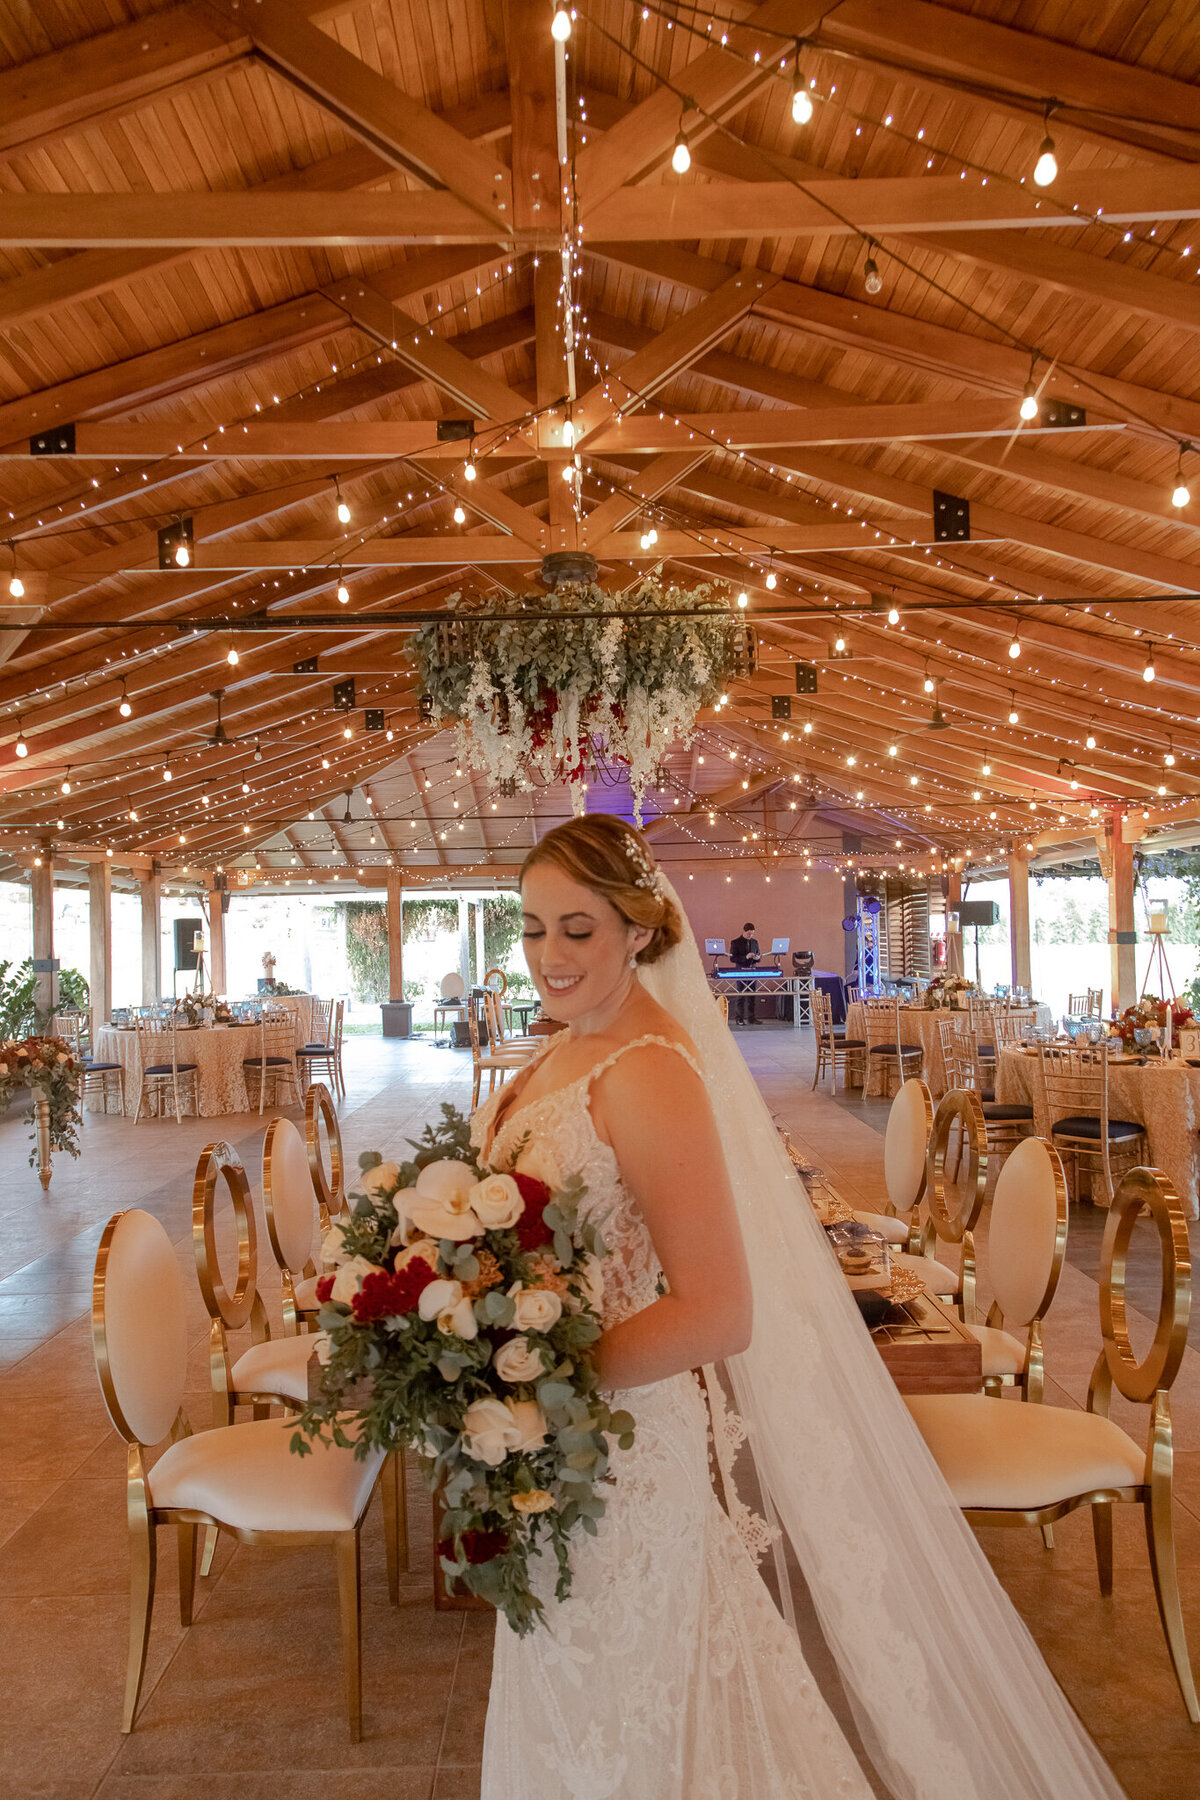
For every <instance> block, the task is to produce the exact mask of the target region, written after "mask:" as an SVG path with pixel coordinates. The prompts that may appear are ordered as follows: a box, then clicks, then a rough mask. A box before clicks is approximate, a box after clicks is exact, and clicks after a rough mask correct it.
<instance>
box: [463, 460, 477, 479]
mask: <svg viewBox="0 0 1200 1800" xmlns="http://www.w3.org/2000/svg"><path fill="white" fill-rule="evenodd" d="M478 473H479V471H478V470H477V469H476V467H475V458H474V457H473V456H468V458H467V460H466V462H465V463H464V464H463V480H464V481H474V480H475V477H476V476H477V474H478Z"/></svg>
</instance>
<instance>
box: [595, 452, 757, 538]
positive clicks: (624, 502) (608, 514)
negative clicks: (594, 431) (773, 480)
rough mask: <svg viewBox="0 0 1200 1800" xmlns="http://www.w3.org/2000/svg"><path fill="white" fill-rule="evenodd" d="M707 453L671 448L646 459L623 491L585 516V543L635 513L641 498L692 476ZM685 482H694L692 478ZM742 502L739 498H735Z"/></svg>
mask: <svg viewBox="0 0 1200 1800" xmlns="http://www.w3.org/2000/svg"><path fill="white" fill-rule="evenodd" d="M710 455H711V451H709V450H707V449H699V450H675V451H671V452H670V453H668V454H667V455H666V456H659V457H656V458H655V460H654V461H653V462H652V463H648V464H647V465H646V467H645V468H644V469H643V470H641V472H640V473H636V474H632V475H630V477H629V480H628V483H627V486H628V489H629V492H628V493H627V494H619V493H618V494H614V495H613V496H612V498H611V499H609V500H602V501H601V502H600V504H599V506H595V507H593V508H592V510H591V512H590V513H589V514H588V516H587V519H586V520H585V522H584V523H585V531H586V534H587V538H588V541H589V543H600V542H601V541H602V540H603V539H604V538H606V537H609V536H610V535H611V534H612V533H613V532H614V531H619V530H620V529H621V527H622V525H625V524H627V523H628V521H629V520H630V519H632V518H634V517H635V516H636V514H637V513H638V512H639V511H640V508H641V503H642V502H643V501H651V500H657V498H658V496H659V495H660V494H663V493H665V492H666V490H667V489H668V488H672V487H675V486H677V485H678V484H679V483H681V482H683V481H684V480H685V478H687V477H689V476H692V473H693V471H694V470H695V469H697V468H699V466H700V464H701V463H703V462H706V461H707V460H708V457H709V456H710ZM689 485H692V486H694V485H695V480H693V481H692V482H691V483H690V484H689ZM738 504H739V505H744V504H745V502H744V501H743V500H739V501H738Z"/></svg>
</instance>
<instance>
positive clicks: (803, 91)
mask: <svg viewBox="0 0 1200 1800" xmlns="http://www.w3.org/2000/svg"><path fill="white" fill-rule="evenodd" d="M812 116H813V103H812V101H811V100H810V99H809V96H808V88H807V87H806V86H805V83H804V77H803V75H801V73H800V71H799V70H798V69H797V71H796V85H795V87H794V88H793V89H792V121H793V123H794V124H796V125H807V124H808V122H809V120H810V119H811V118H812Z"/></svg>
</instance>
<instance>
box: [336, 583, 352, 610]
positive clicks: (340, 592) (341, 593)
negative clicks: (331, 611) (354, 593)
mask: <svg viewBox="0 0 1200 1800" xmlns="http://www.w3.org/2000/svg"><path fill="white" fill-rule="evenodd" d="M337 597H338V599H339V600H340V601H341V603H342V605H343V606H345V604H346V602H347V601H348V600H349V598H350V589H349V588H348V587H347V586H346V584H345V582H344V581H339V582H338V586H337Z"/></svg>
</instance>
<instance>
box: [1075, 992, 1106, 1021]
mask: <svg viewBox="0 0 1200 1800" xmlns="http://www.w3.org/2000/svg"><path fill="white" fill-rule="evenodd" d="M1103 999H1104V989H1103V988H1093V987H1090V988H1087V989H1086V990H1085V991H1084V992H1083V993H1082V994H1069V995H1068V996H1067V1017H1068V1018H1070V1019H1098V1018H1099V1017H1100V1006H1101V1002H1102V1001H1103Z"/></svg>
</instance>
